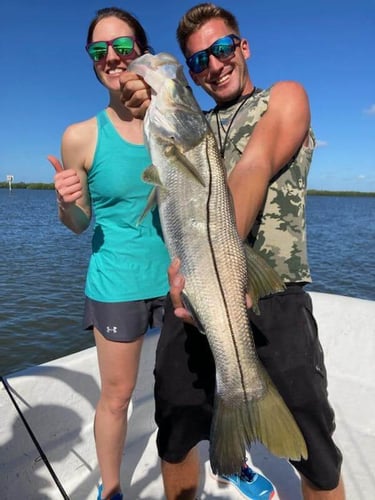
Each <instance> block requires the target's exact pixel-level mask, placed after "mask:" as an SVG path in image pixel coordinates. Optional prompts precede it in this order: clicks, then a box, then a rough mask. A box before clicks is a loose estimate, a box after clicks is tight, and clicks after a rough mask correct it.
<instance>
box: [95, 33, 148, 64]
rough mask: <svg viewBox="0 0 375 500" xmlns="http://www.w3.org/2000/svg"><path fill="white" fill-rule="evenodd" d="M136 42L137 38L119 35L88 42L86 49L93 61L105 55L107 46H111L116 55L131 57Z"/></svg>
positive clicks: (99, 59) (97, 60)
mask: <svg viewBox="0 0 375 500" xmlns="http://www.w3.org/2000/svg"><path fill="white" fill-rule="evenodd" d="M136 42H137V40H136V39H135V38H133V37H132V36H119V37H117V38H114V39H113V40H108V41H105V42H104V41H100V42H92V43H89V44H88V45H87V46H86V50H87V52H88V54H89V56H90V57H91V59H92V60H93V61H94V62H99V61H101V60H102V59H103V58H104V57H106V56H107V54H108V47H109V46H111V47H112V48H113V50H114V51H115V52H116V54H117V55H118V56H120V57H124V58H131V57H132V56H133V55H134V54H135V50H134V44H135V43H136ZM137 43H138V42H137ZM138 45H139V44H138Z"/></svg>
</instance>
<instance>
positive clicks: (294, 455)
mask: <svg viewBox="0 0 375 500" xmlns="http://www.w3.org/2000/svg"><path fill="white" fill-rule="evenodd" d="M260 372H261V373H262V376H263V379H264V382H265V386H266V390H265V393H264V395H263V396H262V397H261V398H259V399H255V398H254V399H252V400H249V401H247V402H246V401H244V402H243V404H241V405H239V406H238V407H233V405H231V406H228V405H226V404H225V403H224V401H223V400H222V399H221V398H220V396H219V395H217V398H216V403H215V404H216V411H215V413H214V419H213V422H212V426H211V437H210V462H211V467H212V470H213V472H214V473H215V474H234V473H238V471H239V470H240V468H241V465H242V463H243V461H244V458H245V450H246V448H248V447H250V444H251V443H254V442H256V441H259V442H261V443H262V444H263V445H264V446H266V448H268V450H269V451H270V452H271V453H273V454H274V455H276V456H278V457H283V458H287V459H290V460H301V458H304V459H306V458H307V447H306V443H305V440H304V438H303V436H302V433H301V431H300V429H299V427H298V425H297V423H296V421H295V419H294V417H293V415H292V414H291V412H290V410H289V409H288V407H287V406H286V404H285V402H284V400H283V399H282V398H281V396H280V394H279V393H278V391H277V389H276V387H275V386H274V384H273V383H272V381H271V379H270V377H269V376H268V374H267V373H266V371H265V370H264V368H263V367H262V366H260Z"/></svg>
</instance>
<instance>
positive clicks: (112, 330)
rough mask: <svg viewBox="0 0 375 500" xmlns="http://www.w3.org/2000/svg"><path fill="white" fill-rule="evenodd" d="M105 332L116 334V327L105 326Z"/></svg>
mask: <svg viewBox="0 0 375 500" xmlns="http://www.w3.org/2000/svg"><path fill="white" fill-rule="evenodd" d="M106 330H107V333H117V326H113V327H110V326H107V328H106Z"/></svg>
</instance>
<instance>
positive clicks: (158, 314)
mask: <svg viewBox="0 0 375 500" xmlns="http://www.w3.org/2000/svg"><path fill="white" fill-rule="evenodd" d="M164 303H165V297H156V298H152V299H145V300H133V301H128V302H99V301H97V300H92V299H89V298H88V297H86V301H85V309H84V317H83V327H84V329H85V330H92V329H93V327H94V326H95V328H96V329H97V330H98V331H99V332H100V333H101V334H102V335H103V336H104V337H105V338H106V339H107V340H113V341H115V342H132V341H133V340H136V339H137V338H138V337H141V336H142V335H144V334H145V333H146V331H147V330H148V328H160V327H161V325H162V321H163V317H164Z"/></svg>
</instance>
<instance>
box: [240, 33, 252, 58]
mask: <svg viewBox="0 0 375 500" xmlns="http://www.w3.org/2000/svg"><path fill="white" fill-rule="evenodd" d="M240 48H241V51H242V54H243V56H244V58H245V59H249V58H250V56H251V50H250V44H249V42H248V41H247V40H246V38H242V40H241V43H240Z"/></svg>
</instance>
